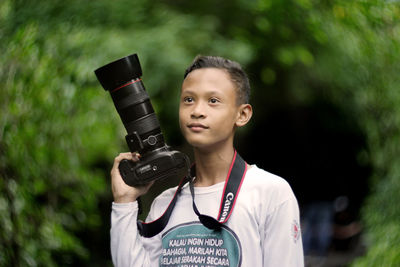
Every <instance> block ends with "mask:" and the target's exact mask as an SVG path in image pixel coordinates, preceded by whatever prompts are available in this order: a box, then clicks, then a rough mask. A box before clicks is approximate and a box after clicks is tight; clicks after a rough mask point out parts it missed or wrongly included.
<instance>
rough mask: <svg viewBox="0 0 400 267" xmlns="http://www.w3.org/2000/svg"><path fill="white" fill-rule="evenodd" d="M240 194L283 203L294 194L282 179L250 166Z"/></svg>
mask: <svg viewBox="0 0 400 267" xmlns="http://www.w3.org/2000/svg"><path fill="white" fill-rule="evenodd" d="M241 192H244V194H252V195H254V194H259V195H260V196H262V197H263V198H270V199H275V200H276V201H279V200H281V201H285V200H287V199H289V198H293V197H294V194H293V191H292V188H291V187H290V185H289V183H288V182H287V181H286V180H285V179H283V178H282V177H280V176H278V175H275V174H273V173H270V172H268V171H266V170H263V169H261V168H259V167H257V166H256V165H251V167H250V168H249V169H248V171H247V173H246V177H245V179H244V182H243V185H242V189H241Z"/></svg>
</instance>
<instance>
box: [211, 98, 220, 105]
mask: <svg viewBox="0 0 400 267" xmlns="http://www.w3.org/2000/svg"><path fill="white" fill-rule="evenodd" d="M209 102H210V103H211V104H216V103H218V102H219V101H218V99H216V98H210V100H209Z"/></svg>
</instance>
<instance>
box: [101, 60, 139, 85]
mask: <svg viewBox="0 0 400 267" xmlns="http://www.w3.org/2000/svg"><path fill="white" fill-rule="evenodd" d="M94 73H95V74H96V77H97V79H98V80H99V82H100V84H101V85H102V86H103V88H104V90H108V91H110V90H113V89H115V88H117V87H119V86H122V85H124V84H126V83H127V82H129V81H132V80H134V79H136V78H139V77H140V76H142V68H141V67H140V63H139V58H138V56H137V54H132V55H130V56H127V57H123V58H120V59H118V60H115V61H113V62H111V63H108V64H107V65H104V66H103V67H100V68H98V69H97V70H95V71H94Z"/></svg>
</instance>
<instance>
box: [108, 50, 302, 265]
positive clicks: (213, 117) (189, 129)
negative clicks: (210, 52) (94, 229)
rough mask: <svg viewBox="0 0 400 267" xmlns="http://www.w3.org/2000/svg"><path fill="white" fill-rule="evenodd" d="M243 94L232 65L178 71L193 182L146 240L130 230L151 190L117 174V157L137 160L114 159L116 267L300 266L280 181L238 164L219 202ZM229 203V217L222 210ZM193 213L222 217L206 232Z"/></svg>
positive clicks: (242, 80)
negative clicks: (236, 177)
mask: <svg viewBox="0 0 400 267" xmlns="http://www.w3.org/2000/svg"><path fill="white" fill-rule="evenodd" d="M249 94H250V85H249V81H248V78H247V75H246V74H245V73H244V71H243V70H242V69H241V67H240V65H239V64H238V63H236V62H233V61H230V60H227V59H223V58H220V57H204V56H199V57H196V58H195V60H194V62H193V63H192V65H191V66H190V67H189V68H188V69H187V70H186V72H185V76H184V81H183V84H182V89H181V97H180V106H179V123H180V128H181V131H182V133H183V136H184V137H185V139H186V140H187V142H188V143H189V144H190V145H192V146H193V149H194V158H195V166H196V170H195V175H194V176H195V178H194V180H193V181H192V182H191V183H190V185H188V184H185V185H184V186H183V188H182V191H181V192H180V194H179V197H178V199H177V202H176V205H175V207H174V210H173V212H172V214H171V217H170V218H169V221H168V224H167V225H166V227H165V228H164V229H163V230H162V231H161V233H160V234H157V235H155V236H154V237H151V238H145V237H142V236H140V234H139V233H138V228H137V225H136V218H137V213H138V204H137V201H136V199H137V198H138V197H139V196H141V195H143V194H145V193H146V192H147V190H148V189H149V188H150V187H151V184H150V185H148V186H145V187H141V188H134V187H129V186H127V185H126V184H125V183H124V182H123V180H122V178H121V176H120V174H119V171H118V165H119V162H120V161H121V160H122V159H130V160H134V161H137V160H139V155H138V154H136V153H132V154H131V153H122V154H120V155H119V156H118V157H116V158H115V161H114V166H113V169H112V170H111V177H112V191H113V196H114V203H113V206H112V227H111V253H112V258H113V262H114V264H115V265H116V266H146V267H147V266H182V267H183V266H199V267H200V266H243V267H268V266H273V267H276V266H279V267H282V266H303V249H302V241H301V234H300V228H299V210H298V204H297V201H296V198H295V196H294V194H293V192H292V190H291V188H290V186H289V185H288V183H287V182H286V181H284V180H283V179H282V178H280V177H277V176H275V175H273V174H270V173H268V172H266V171H264V170H261V169H259V168H258V167H257V166H256V165H247V163H245V169H244V174H243V180H242V181H241V183H240V185H239V189H238V190H240V191H239V193H238V194H237V198H235V199H233V198H232V197H231V196H230V195H229V194H230V193H228V194H227V196H226V199H222V200H221V196H222V194H223V192H225V183H224V182H225V181H226V180H228V177H230V175H231V169H232V166H233V162H234V161H236V151H235V149H234V147H233V139H234V134H235V130H236V128H238V127H242V126H244V125H246V124H247V122H248V121H249V120H250V118H251V116H252V107H251V105H250V104H249V103H248V101H249ZM175 191H176V188H175V189H168V190H166V191H165V192H163V193H162V194H161V195H160V196H158V197H157V198H156V199H155V200H154V202H153V204H152V207H151V210H150V212H149V215H148V218H147V221H153V220H155V219H157V218H158V217H160V216H161V215H162V214H163V213H164V211H165V210H166V209H167V207H168V204H169V203H170V201H171V199H172V198H173V196H174V194H175ZM191 191H192V192H191ZM191 193H192V194H191ZM232 202H233V205H234V208H233V211H232V212H231V213H230V214H229V215H231V216H230V217H229V215H228V216H227V214H226V212H225V214H224V211H225V206H224V205H231V203H232ZM220 203H221V207H220V215H219V216H218V207H219V204H220ZM192 206H193V207H192ZM199 213H201V214H205V215H208V216H211V217H213V218H222V217H224V218H225V217H229V219H226V220H225V221H224V223H223V224H222V226H221V227H220V228H218V229H216V230H215V229H209V228H207V227H205V226H204V225H203V224H202V223H201V222H200V221H199V218H200V217H198V215H199ZM221 214H222V215H221ZM221 216H222V217H221ZM220 221H221V220H220Z"/></svg>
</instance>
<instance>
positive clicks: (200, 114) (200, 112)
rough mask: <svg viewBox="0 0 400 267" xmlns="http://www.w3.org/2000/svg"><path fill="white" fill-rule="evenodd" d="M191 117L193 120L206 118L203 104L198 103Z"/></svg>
mask: <svg viewBox="0 0 400 267" xmlns="http://www.w3.org/2000/svg"><path fill="white" fill-rule="evenodd" d="M190 116H191V117H192V118H204V117H205V116H206V115H205V112H204V108H203V105H202V104H201V103H197V104H196V105H195V106H194V107H193V109H192V112H191V114H190Z"/></svg>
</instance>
